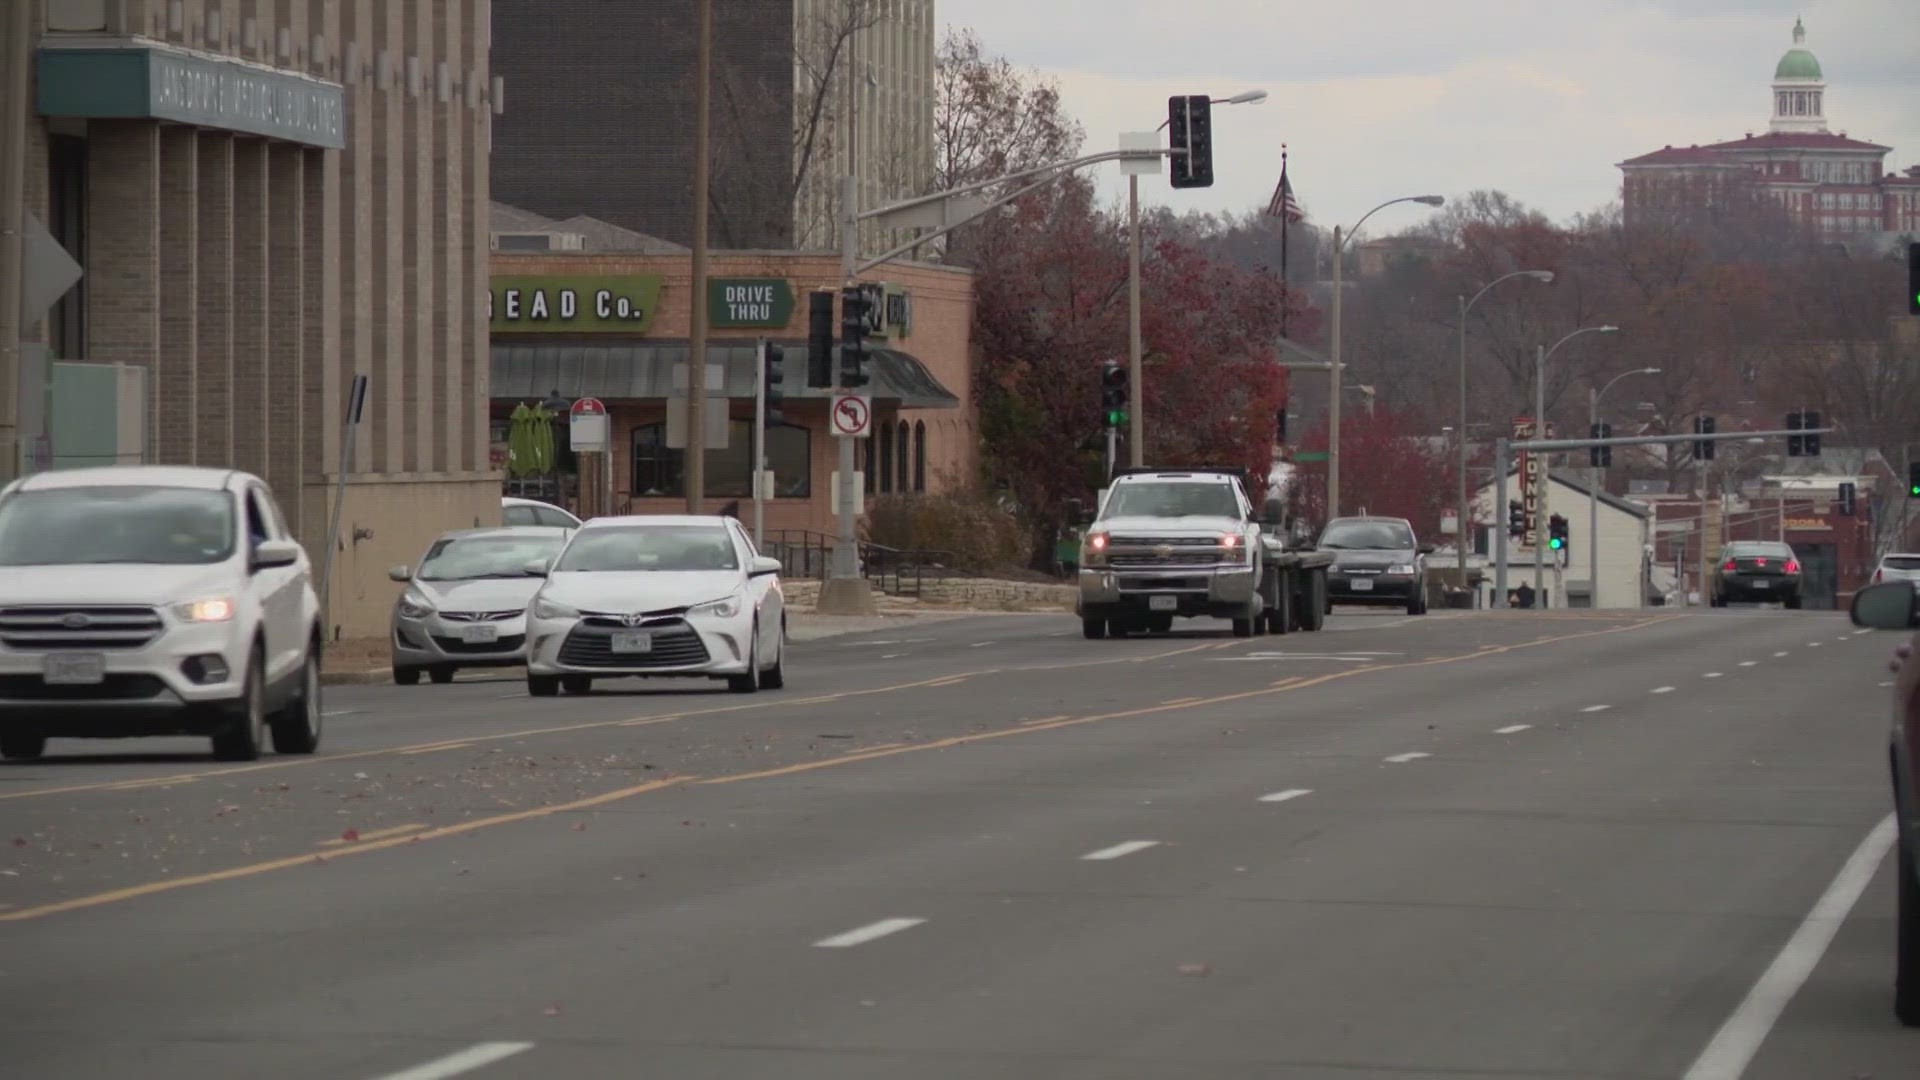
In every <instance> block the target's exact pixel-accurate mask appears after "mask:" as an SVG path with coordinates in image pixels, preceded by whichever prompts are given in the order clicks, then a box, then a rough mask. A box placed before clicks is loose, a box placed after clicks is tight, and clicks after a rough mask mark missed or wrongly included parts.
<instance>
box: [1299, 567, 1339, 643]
mask: <svg viewBox="0 0 1920 1080" xmlns="http://www.w3.org/2000/svg"><path fill="white" fill-rule="evenodd" d="M1332 611H1333V599H1332V598H1331V597H1329V596H1328V595H1327V575H1326V574H1325V573H1324V572H1321V571H1314V572H1312V573H1311V574H1309V575H1308V579H1307V582H1306V587H1305V588H1304V589H1302V590H1301V597H1300V629H1302V630H1305V631H1307V632H1308V633H1313V632H1316V631H1318V630H1319V629H1320V628H1321V627H1323V626H1325V625H1327V616H1328V615H1329V614H1330V613H1332Z"/></svg>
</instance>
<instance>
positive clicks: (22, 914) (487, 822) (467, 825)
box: [0, 615, 1682, 922]
mask: <svg viewBox="0 0 1920 1080" xmlns="http://www.w3.org/2000/svg"><path fill="white" fill-rule="evenodd" d="M1681 617H1682V616H1679V615H1667V616H1661V617H1658V618H1652V619H1644V620H1641V621H1639V622H1633V623H1627V624H1624V625H1621V626H1613V627H1609V628H1607V629H1605V630H1586V631H1581V632H1579V633H1572V634H1563V635H1561V636H1559V637H1552V638H1546V639H1543V640H1540V641H1530V642H1516V643H1514V644H1511V645H1493V646H1488V647H1485V648H1482V649H1478V650H1475V651H1474V652H1470V653H1457V654H1455V655H1452V656H1439V657H1433V658H1431V659H1427V660H1409V661H1402V662H1398V663H1387V664H1373V665H1369V666H1366V667H1359V668H1350V669H1348V670H1346V671H1336V672H1331V673H1328V674H1326V675H1318V676H1314V677H1312V678H1302V679H1298V680H1296V681H1294V682H1292V683H1289V684H1288V685H1286V686H1278V687H1275V686H1269V687H1263V688H1260V689H1257V690H1243V691H1239V692H1237V693H1231V694H1219V695H1216V696H1214V697H1208V698H1201V699H1200V700H1198V701H1193V702H1188V703H1185V704H1181V705H1148V706H1144V707H1141V708H1136V709H1124V710H1121V711H1118V712H1110V713H1101V714H1098V715H1094V716H1081V717H1065V718H1062V719H1058V720H1046V721H1034V722H1030V723H1026V724H1022V725H1020V726H1017V727H1010V728H1001V729H998V730H995V731H984V732H978V733H975V734H972V735H957V736H953V737H951V738H946V739H935V740H931V741H929V742H923V743H914V744H911V745H906V746H891V747H870V748H868V749H865V750H859V751H854V752H852V753H849V754H846V755H843V756H841V757H836V758H829V759H827V760H824V761H811V762H803V763H801V764H798V765H787V766H782V767H779V768H772V769H762V770H759V771H756V772H747V773H734V774H730V775H727V776H714V777H708V778H705V779H702V778H700V777H695V776H682V777H675V778H672V779H666V780H654V781H650V782H648V783H644V784H636V785H634V786H632V787H625V788H619V789H617V790H614V791H609V792H605V793H603V794H600V795H593V796H589V797H587V798H584V799H576V800H574V801H572V802H565V803H556V804H554V805H551V806H541V807H535V808H533V809H531V810H517V811H514V812H513V813H508V814H496V815H494V816H492V817H484V818H475V819H473V820H471V821H463V822H460V823H459V824H457V825H448V826H442V827H440V828H436V829H430V830H428V831H426V832H418V833H411V834H409V835H406V836H392V837H386V838H384V839H380V840H373V841H362V842H360V843H358V844H353V845H347V846H341V847H338V848H333V849H330V850H328V851H325V852H308V853H305V854H301V855H294V856H289V857H286V858H280V859H270V860H268V861H265V862H258V863H251V864H248V865H245V866H235V867H230V868H228V869H225V870H216V871H213V872H211V873H206V874H195V875H192V876H189V877H182V878H169V879H167V880H165V881H153V882H148V883H146V884H143V885H133V886H128V887H126V888H122V889H113V890H110V891H107V892H100V893H94V894H91V895H88V896H79V897H75V898H73V899H71V900H60V901H56V902H54V903H49V904H41V905H38V906H36V907H30V908H22V909H20V910H18V911H0V922H24V921H26V920H28V919H39V918H45V917H47V916H50V915H59V914H64V913H66V912H70V911H80V910H84V909H87V908H94V907H100V906H103V905H106V904H115V903H119V902H121V901H125V900H134V899H138V898H140V897H145V896H153V895H156V894H159V893H166V892H172V891H174V890H176V889H186V888H193V887H197V886H200V885H212V884H217V883H219V882H222V881H233V880H235V879H238V878H246V877H254V876H256V875H259V874H268V873H273V872H275V871H278V870H286V869H290V868H292V867H296V866H309V865H312V864H314V863H324V862H329V861H331V860H333V859H339V858H345V857H347V856H349V855H360V854H365V853H367V852H373V851H384V850H386V849H388V848H393V847H399V846H401V845H402V844H413V843H417V842H423V841H431V840H439V839H442V838H444V837H449V836H460V835H463V834H465V833H470V832H475V831H478V830H480V829H489V828H494V827H496V826H501V825H511V824H514V823H516V822H521V821H530V820H533V819H536V818H544V817H551V816H553V815H555V814H564V813H569V812H571V811H575V810H585V809H589V808H591V807H595V806H604V805H606V804H608V803H614V802H619V801H621V800H624V799H630V798H633V797H635V796H637V795H645V794H648V793H650V792H655V791H660V790H663V789H666V788H670V787H677V786H680V785H689V784H691V785H700V786H706V785H710V784H738V783H741V782H744V781H748V780H770V779H774V778H777V777H783V776H796V775H799V774H802V773H809V772H815V771H818V770H820V769H831V768H837V767H839V766H842V765H851V764H855V763H858V762H864V761H873V760H877V759H879V758H888V757H894V756H897V755H900V754H917V753H923V752H925V751H929V750H945V749H950V748H952V747H956V746H968V745H971V744H973V743H979V742H987V741H989V740H993V739H1004V738H1008V737H1010V736H1017V735H1025V734H1028V733H1030V732H1035V731H1052V730H1055V729H1058V728H1066V727H1078V726H1080V725H1082V724H1097V723H1101V722H1104V721H1108V720H1121V719H1129V718H1132V717H1138V716H1151V715H1154V714H1156V713H1164V712H1174V711H1181V710H1186V709H1195V708H1199V707H1201V706H1207V705H1222V704H1227V703H1230V702H1236V701H1246V700H1249V699H1252V698H1260V697H1269V696H1272V695H1274V694H1284V693H1291V692H1293V691H1295V690H1304V689H1307V688H1308V687H1313V686H1319V685H1321V684H1323V683H1330V682H1337V681H1340V680H1343V679H1352V678H1358V677H1359V676H1361V675H1366V674H1370V673H1372V672H1376V671H1404V670H1408V669H1412V668H1424V667H1436V666H1439V665H1442V664H1457V663H1461V662H1463V661H1469V660H1481V659H1485V658H1487V657H1489V656H1499V655H1501V654H1503V653H1509V652H1515V651H1518V650H1521V649H1530V648H1534V647H1536V646H1538V645H1542V644H1548V643H1553V642H1562V641H1575V640H1580V639H1583V638H1591V637H1604V636H1606V635H1609V634H1618V633H1623V632H1626V631H1630V630H1638V629H1642V628H1645V627H1648V626H1655V625H1658V624H1659V623H1663V622H1671V621H1672V620H1674V619H1677V618H1681ZM593 726H605V725H593Z"/></svg>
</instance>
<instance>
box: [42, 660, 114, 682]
mask: <svg viewBox="0 0 1920 1080" xmlns="http://www.w3.org/2000/svg"><path fill="white" fill-rule="evenodd" d="M42 670H43V674H44V676H45V678H46V680H47V683H48V685H51V686H96V685H98V684H100V683H103V682H106V681H107V658H106V657H104V656H101V655H100V654H98V653H79V654H76V655H73V656H49V657H47V660H46V667H45V668H44V669H42Z"/></svg>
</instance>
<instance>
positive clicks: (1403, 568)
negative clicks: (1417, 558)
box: [1387, 563, 1413, 575]
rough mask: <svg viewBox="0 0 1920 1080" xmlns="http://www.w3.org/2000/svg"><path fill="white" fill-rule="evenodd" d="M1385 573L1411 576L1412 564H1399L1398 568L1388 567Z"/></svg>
mask: <svg viewBox="0 0 1920 1080" xmlns="http://www.w3.org/2000/svg"><path fill="white" fill-rule="evenodd" d="M1387 573H1389V574H1406V575H1410V574H1412V573H1413V564H1412V563H1401V564H1400V565H1398V566H1389V567H1387Z"/></svg>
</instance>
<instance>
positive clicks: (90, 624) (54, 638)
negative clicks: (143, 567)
mask: <svg viewBox="0 0 1920 1080" xmlns="http://www.w3.org/2000/svg"><path fill="white" fill-rule="evenodd" d="M164 628H165V624H164V623H162V622H161V621H160V613H159V612H157V611H155V610H154V609H152V608H149V607H104V606H103V607H10V608H0V645H5V646H6V647H7V648H9V649H18V650H20V651H22V652H46V651H49V650H55V649H87V650H90V651H94V652H99V651H102V650H110V649H138V648H141V647H142V646H145V645H146V644H147V643H148V642H150V641H152V640H153V639H154V638H157V637H159V636H160V632H161V630H163V629H164Z"/></svg>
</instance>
